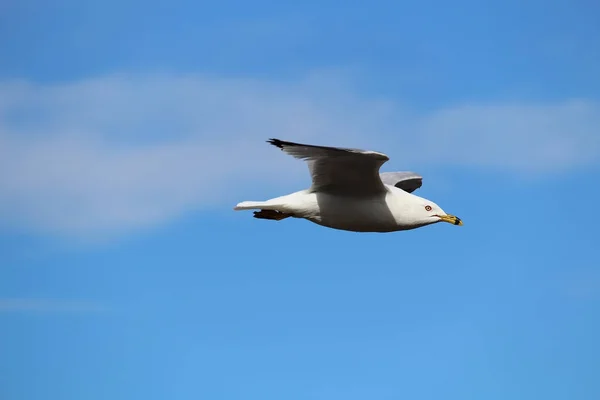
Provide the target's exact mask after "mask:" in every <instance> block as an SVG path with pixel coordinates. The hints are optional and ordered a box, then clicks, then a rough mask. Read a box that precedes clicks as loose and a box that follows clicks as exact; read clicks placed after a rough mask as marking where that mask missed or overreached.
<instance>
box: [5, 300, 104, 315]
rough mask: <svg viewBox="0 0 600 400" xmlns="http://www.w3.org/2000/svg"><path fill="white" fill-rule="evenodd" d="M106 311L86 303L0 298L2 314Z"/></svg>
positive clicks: (94, 304) (102, 307) (99, 306)
mask: <svg viewBox="0 0 600 400" xmlns="http://www.w3.org/2000/svg"><path fill="white" fill-rule="evenodd" d="M104 311H106V308H105V307H104V306H102V305H100V304H96V303H90V302H84V301H67V300H56V299H26V298H13V299H1V298H0V313H15V312H17V313H21V312H34V313H97V312H104Z"/></svg>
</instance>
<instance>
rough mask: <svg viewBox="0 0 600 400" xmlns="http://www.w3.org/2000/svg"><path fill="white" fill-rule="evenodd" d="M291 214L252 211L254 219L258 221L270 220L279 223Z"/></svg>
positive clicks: (273, 211)
mask: <svg viewBox="0 0 600 400" xmlns="http://www.w3.org/2000/svg"><path fill="white" fill-rule="evenodd" d="M291 216H292V214H286V213H282V212H279V211H276V210H260V211H254V218H260V219H272V220H274V221H281V220H282V219H286V218H289V217H291Z"/></svg>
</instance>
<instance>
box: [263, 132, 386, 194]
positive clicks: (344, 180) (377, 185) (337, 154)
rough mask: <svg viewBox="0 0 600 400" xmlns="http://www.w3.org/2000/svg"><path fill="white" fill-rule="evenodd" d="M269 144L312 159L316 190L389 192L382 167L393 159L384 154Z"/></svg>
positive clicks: (364, 192)
mask: <svg viewBox="0 0 600 400" xmlns="http://www.w3.org/2000/svg"><path fill="white" fill-rule="evenodd" d="M268 143H271V144H272V145H274V146H277V147H279V148H280V149H281V150H283V151H284V152H286V153H287V154H289V155H291V156H293V157H295V158H298V159H301V160H306V161H307V162H308V168H309V171H310V174H311V176H312V189H313V190H315V191H319V192H328V193H336V194H347V195H371V194H376V193H383V192H385V191H386V189H385V186H384V185H383V183H382V182H381V178H380V177H379V168H380V167H381V166H382V165H383V164H384V163H385V162H386V161H388V160H389V158H388V156H386V155H385V154H383V153H378V152H376V151H365V150H359V149H347V148H341V147H327V146H315V145H309V144H301V143H293V142H285V141H283V140H279V139H269V140H268Z"/></svg>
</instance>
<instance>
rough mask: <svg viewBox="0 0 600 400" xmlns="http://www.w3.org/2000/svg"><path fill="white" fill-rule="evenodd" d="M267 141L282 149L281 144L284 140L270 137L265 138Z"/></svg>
mask: <svg viewBox="0 0 600 400" xmlns="http://www.w3.org/2000/svg"><path fill="white" fill-rule="evenodd" d="M267 143H270V144H272V145H273V146H275V147H279V148H280V149H283V145H284V141H283V140H279V139H274V138H271V139H269V140H267Z"/></svg>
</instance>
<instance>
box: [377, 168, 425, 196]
mask: <svg viewBox="0 0 600 400" xmlns="http://www.w3.org/2000/svg"><path fill="white" fill-rule="evenodd" d="M380 176H381V181H382V182H383V183H385V184H386V185H391V186H396V187H397V188H400V189H402V190H404V191H405V192H408V193H412V192H414V191H415V190H417V189H418V188H420V187H421V186H422V185H423V177H422V176H421V175H419V174H417V173H414V172H410V171H402V172H382V173H381V174H380Z"/></svg>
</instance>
